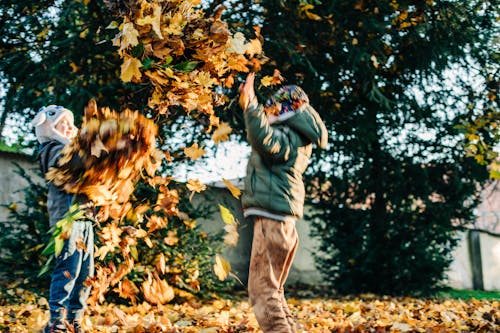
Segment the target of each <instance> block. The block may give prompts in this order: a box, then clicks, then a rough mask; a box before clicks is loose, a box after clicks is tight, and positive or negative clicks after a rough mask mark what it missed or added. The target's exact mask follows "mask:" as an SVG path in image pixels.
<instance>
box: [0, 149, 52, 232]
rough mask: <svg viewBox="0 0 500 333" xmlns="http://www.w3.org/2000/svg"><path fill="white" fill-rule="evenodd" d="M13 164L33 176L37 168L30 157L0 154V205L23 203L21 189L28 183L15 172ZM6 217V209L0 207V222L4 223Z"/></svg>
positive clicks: (39, 179) (15, 168)
mask: <svg viewBox="0 0 500 333" xmlns="http://www.w3.org/2000/svg"><path fill="white" fill-rule="evenodd" d="M14 163H17V164H19V165H20V166H21V167H22V168H23V169H24V170H26V172H28V173H29V174H31V175H35V174H36V173H35V171H34V170H36V169H37V168H38V166H37V165H36V164H35V162H34V158H32V157H29V156H25V155H20V154H13V153H6V152H0V205H8V204H11V203H21V204H22V203H23V201H24V196H23V195H24V194H23V192H22V189H24V188H25V187H26V186H28V182H27V181H26V180H25V179H24V178H23V177H21V176H20V175H18V174H17V173H16V172H15V170H17V167H16V166H15V164H14ZM34 177H37V179H38V181H40V182H42V181H43V180H42V179H41V178H40V177H38V176H34ZM7 216H8V210H7V208H5V207H0V222H1V221H5V220H6V219H7Z"/></svg>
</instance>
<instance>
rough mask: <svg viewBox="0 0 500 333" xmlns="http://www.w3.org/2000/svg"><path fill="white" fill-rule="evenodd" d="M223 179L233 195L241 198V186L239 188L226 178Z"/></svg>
mask: <svg viewBox="0 0 500 333" xmlns="http://www.w3.org/2000/svg"><path fill="white" fill-rule="evenodd" d="M222 181H223V182H224V184H226V186H227V188H228V190H229V191H231V194H232V195H233V197H235V198H236V199H239V198H240V195H241V190H240V189H239V188H237V187H236V186H234V185H233V184H231V182H230V181H229V180H227V179H225V178H222Z"/></svg>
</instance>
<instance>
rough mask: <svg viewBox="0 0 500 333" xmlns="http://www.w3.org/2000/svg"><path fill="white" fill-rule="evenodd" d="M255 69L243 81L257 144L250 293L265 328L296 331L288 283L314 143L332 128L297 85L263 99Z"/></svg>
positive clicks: (248, 186)
mask: <svg viewBox="0 0 500 333" xmlns="http://www.w3.org/2000/svg"><path fill="white" fill-rule="evenodd" d="M254 78H255V75H254V74H253V73H251V74H249V75H248V77H247V79H246V81H245V83H244V84H243V85H242V86H240V97H239V103H240V106H241V108H242V109H243V110H244V118H245V125H246V130H247V139H248V142H249V143H250V145H251V147H252V151H251V154H250V159H249V161H248V166H247V175H246V178H245V191H244V194H243V196H242V205H243V212H244V216H245V217H249V216H252V217H253V218H254V237H253V242H252V254H251V258H250V270H249V276H248V294H249V299H250V303H251V304H252V306H253V310H254V313H255V317H256V318H257V321H258V322H259V325H260V327H261V329H262V331H263V332H264V333H268V332H283V333H285V332H286V333H289V332H296V331H297V329H296V324H295V321H294V319H293V317H292V313H291V311H290V310H289V308H288V305H287V302H286V299H285V296H284V289H283V286H284V284H285V282H286V279H287V277H288V273H289V271H290V267H291V265H292V262H293V259H294V256H295V252H296V250H297V245H298V235H297V230H296V228H295V222H296V220H297V219H299V218H301V217H302V216H303V211H304V197H305V189H304V183H303V180H302V177H303V174H304V172H305V170H306V168H307V165H308V163H309V159H310V157H311V152H312V147H313V144H315V145H316V146H318V147H320V148H322V149H324V148H326V145H327V130H326V127H325V125H324V123H323V121H322V120H321V118H320V116H319V115H318V113H317V112H316V111H315V110H314V109H313V107H312V106H311V105H310V104H309V98H308V97H307V95H306V94H305V92H304V91H303V90H302V89H301V88H300V87H298V86H284V87H282V88H280V89H279V90H278V91H277V92H276V93H275V94H274V95H273V96H272V97H271V98H270V99H269V100H268V101H267V102H266V103H265V106H264V105H262V104H259V102H258V100H257V97H256V95H255V91H254Z"/></svg>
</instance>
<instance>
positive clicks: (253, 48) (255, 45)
mask: <svg viewBox="0 0 500 333" xmlns="http://www.w3.org/2000/svg"><path fill="white" fill-rule="evenodd" d="M261 53H262V43H261V42H260V41H259V40H258V39H256V38H255V39H251V40H250V42H248V43H247V44H246V49H245V54H247V55H248V56H249V57H253V56H255V55H257V54H261Z"/></svg>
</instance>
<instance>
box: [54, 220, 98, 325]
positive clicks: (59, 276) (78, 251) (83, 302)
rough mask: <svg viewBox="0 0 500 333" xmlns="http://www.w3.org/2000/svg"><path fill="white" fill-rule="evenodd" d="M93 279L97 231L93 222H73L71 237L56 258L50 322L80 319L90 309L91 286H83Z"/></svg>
mask: <svg viewBox="0 0 500 333" xmlns="http://www.w3.org/2000/svg"><path fill="white" fill-rule="evenodd" d="M93 276H94V230H93V226H92V222H91V221H87V220H81V221H75V222H73V226H72V229H71V235H70V237H69V238H68V239H66V240H65V242H64V246H63V249H62V251H61V253H60V255H59V256H57V257H56V267H55V269H54V272H53V273H52V280H51V282H50V299H49V308H50V320H51V322H53V321H55V320H63V319H64V318H65V317H66V319H67V320H68V321H70V322H72V321H74V320H79V319H81V317H82V316H83V311H84V309H85V307H86V306H87V298H88V297H89V293H90V287H86V286H84V282H85V280H86V279H87V278H88V277H93Z"/></svg>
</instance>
